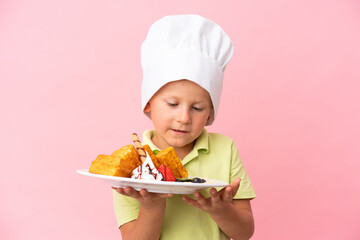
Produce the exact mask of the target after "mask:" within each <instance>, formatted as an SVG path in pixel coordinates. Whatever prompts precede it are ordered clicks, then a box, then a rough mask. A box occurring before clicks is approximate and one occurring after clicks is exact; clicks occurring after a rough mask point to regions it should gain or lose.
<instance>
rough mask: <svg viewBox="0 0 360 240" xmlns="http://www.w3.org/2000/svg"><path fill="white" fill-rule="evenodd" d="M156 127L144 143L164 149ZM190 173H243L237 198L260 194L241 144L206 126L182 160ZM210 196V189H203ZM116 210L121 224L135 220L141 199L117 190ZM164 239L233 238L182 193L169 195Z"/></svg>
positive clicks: (229, 177) (224, 177)
mask: <svg viewBox="0 0 360 240" xmlns="http://www.w3.org/2000/svg"><path fill="white" fill-rule="evenodd" d="M153 135H154V131H152V130H147V131H145V132H144V133H143V138H142V139H143V144H148V145H149V146H150V147H151V149H152V150H160V149H159V148H157V147H156V146H155V145H154V144H153V142H152V141H151V138H152V136H153ZM182 163H183V165H184V167H185V168H186V170H187V171H188V173H189V176H196V177H201V178H211V179H217V180H220V181H223V182H228V183H231V182H232V181H233V180H234V178H236V177H240V178H241V183H240V187H239V190H238V192H237V193H236V195H235V197H234V198H235V199H252V198H255V197H256V194H255V191H254V189H253V187H252V185H251V181H250V179H249V177H248V175H247V174H246V171H245V168H244V165H243V162H242V161H241V159H240V155H239V152H238V150H237V147H236V145H235V143H234V141H233V140H232V139H230V138H229V137H226V136H224V135H221V134H217V133H208V132H207V131H206V130H205V129H204V131H203V132H202V133H201V135H200V136H199V137H198V139H197V140H196V143H195V146H194V148H193V150H192V151H191V152H190V153H189V154H188V155H187V156H186V157H185V158H184V159H183V160H182ZM200 192H201V193H202V194H203V195H204V196H205V197H209V189H206V190H202V191H200ZM113 197H114V211H115V215H116V218H117V222H118V226H119V227H120V226H121V225H123V224H125V223H127V222H130V221H133V220H135V219H136V218H137V216H138V212H139V206H140V205H139V203H138V201H137V200H135V199H133V198H130V197H126V196H123V195H121V194H119V193H117V192H116V191H113ZM161 239H163V240H164V239H165V240H167V239H171V240H177V239H179V240H183V239H197V240H202V239H204V240H209V239H229V238H228V237H227V236H226V235H225V234H224V233H223V232H222V231H221V230H220V228H219V227H218V226H217V224H216V223H215V221H214V220H212V218H211V217H210V216H209V214H207V213H206V212H204V211H202V210H200V209H198V208H195V207H192V206H189V205H188V204H187V203H186V202H185V201H184V200H182V199H181V195H174V197H172V198H168V199H166V211H165V216H164V220H163V224H162V230H161Z"/></svg>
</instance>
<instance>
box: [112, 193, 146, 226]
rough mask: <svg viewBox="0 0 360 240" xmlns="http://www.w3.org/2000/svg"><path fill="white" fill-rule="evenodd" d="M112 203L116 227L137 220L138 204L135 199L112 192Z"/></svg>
mask: <svg viewBox="0 0 360 240" xmlns="http://www.w3.org/2000/svg"><path fill="white" fill-rule="evenodd" d="M113 201H114V212H115V216H116V220H117V224H118V227H120V226H121V225H124V224H125V223H128V222H131V221H133V220H135V219H137V217H138V214H139V208H140V204H139V202H138V201H137V200H136V199H134V198H131V197H127V196H123V195H121V194H120V193H118V192H116V191H115V190H113Z"/></svg>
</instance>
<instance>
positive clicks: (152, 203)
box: [112, 187, 173, 208]
mask: <svg viewBox="0 0 360 240" xmlns="http://www.w3.org/2000/svg"><path fill="white" fill-rule="evenodd" d="M112 189H114V190H115V191H117V192H118V193H120V194H122V195H124V196H128V197H132V198H135V199H136V200H138V201H139V202H140V204H141V205H142V206H143V207H145V208H151V207H156V206H158V205H162V204H163V203H164V201H165V199H166V198H168V197H172V196H173V194H171V193H151V192H148V191H146V190H145V189H141V190H140V191H136V190H135V189H133V188H131V187H125V188H116V187H112Z"/></svg>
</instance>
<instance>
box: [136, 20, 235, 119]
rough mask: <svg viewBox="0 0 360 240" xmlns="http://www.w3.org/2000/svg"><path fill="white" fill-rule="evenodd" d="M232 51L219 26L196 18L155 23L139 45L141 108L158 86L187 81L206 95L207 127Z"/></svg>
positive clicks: (217, 104)
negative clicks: (208, 107) (209, 103)
mask: <svg viewBox="0 0 360 240" xmlns="http://www.w3.org/2000/svg"><path fill="white" fill-rule="evenodd" d="M233 51H234V49H233V44H232V41H231V39H230V38H229V37H228V35H227V34H226V33H225V32H224V31H223V30H222V29H221V28H220V26H218V25H217V24H216V23H214V22H212V21H210V20H208V19H206V18H203V17H201V16H199V15H173V16H166V17H163V18H161V19H160V20H158V21H156V22H155V23H153V25H152V26H151V27H150V29H149V32H148V34H147V37H146V39H145V41H144V42H143V44H142V46H141V65H142V68H143V82H142V89H141V101H142V103H141V104H142V109H143V110H144V108H145V107H146V104H147V103H148V102H149V100H150V99H151V97H152V96H153V95H154V94H155V93H156V92H157V91H158V90H159V89H160V88H161V87H162V86H164V85H165V84H167V83H169V82H172V81H176V80H181V79H187V80H190V81H193V82H195V83H197V84H198V85H200V86H201V87H203V88H204V89H205V90H207V91H208V92H209V94H210V97H211V101H212V104H213V108H214V109H213V110H212V112H211V114H210V118H209V121H208V122H207V124H206V125H211V124H212V123H213V121H214V119H215V116H216V113H217V110H218V107H219V104H220V97H221V90H222V82H223V77H224V70H225V66H226V64H227V63H228V62H229V61H230V59H231V57H232V54H233ZM145 114H147V115H148V117H151V116H150V114H149V113H145Z"/></svg>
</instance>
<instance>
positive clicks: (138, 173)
mask: <svg viewBox="0 0 360 240" xmlns="http://www.w3.org/2000/svg"><path fill="white" fill-rule="evenodd" d="M131 178H134V179H143V180H155V181H161V180H163V179H164V178H163V175H162V174H161V173H160V172H159V171H158V170H157V169H156V167H155V165H154V163H153V162H152V160H151V158H150V156H149V154H147V156H146V159H145V161H144V162H143V164H141V165H140V166H138V167H137V168H135V169H134V170H133V171H132V176H131Z"/></svg>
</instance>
